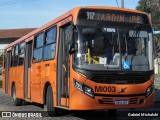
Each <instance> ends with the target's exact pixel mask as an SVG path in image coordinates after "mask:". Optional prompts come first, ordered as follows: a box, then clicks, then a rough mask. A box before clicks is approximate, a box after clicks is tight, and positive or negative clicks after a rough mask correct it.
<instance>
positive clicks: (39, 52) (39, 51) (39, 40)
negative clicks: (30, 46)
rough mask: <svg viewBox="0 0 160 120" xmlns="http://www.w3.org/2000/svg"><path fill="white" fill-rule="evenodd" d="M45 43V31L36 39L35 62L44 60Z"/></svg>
mask: <svg viewBox="0 0 160 120" xmlns="http://www.w3.org/2000/svg"><path fill="white" fill-rule="evenodd" d="M43 45H44V33H40V34H39V35H37V36H36V37H35V39H34V55H33V62H40V61H41V60H42V53H43Z"/></svg>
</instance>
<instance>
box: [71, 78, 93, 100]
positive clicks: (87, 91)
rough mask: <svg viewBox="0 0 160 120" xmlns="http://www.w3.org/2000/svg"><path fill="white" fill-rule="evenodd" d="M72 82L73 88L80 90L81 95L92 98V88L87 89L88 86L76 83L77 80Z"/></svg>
mask: <svg viewBox="0 0 160 120" xmlns="http://www.w3.org/2000/svg"><path fill="white" fill-rule="evenodd" d="M73 82H74V86H75V87H76V88H77V89H78V90H80V91H82V92H83V93H85V94H87V95H88V96H90V97H93V98H94V93H93V90H92V88H90V87H88V86H86V85H84V84H82V83H80V82H78V81H77V80H74V81H73Z"/></svg>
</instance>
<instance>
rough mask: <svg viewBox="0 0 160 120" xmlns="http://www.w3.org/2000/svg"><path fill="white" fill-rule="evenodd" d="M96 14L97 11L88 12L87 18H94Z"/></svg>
mask: <svg viewBox="0 0 160 120" xmlns="http://www.w3.org/2000/svg"><path fill="white" fill-rule="evenodd" d="M94 16H95V12H87V19H89V20H93V19H94Z"/></svg>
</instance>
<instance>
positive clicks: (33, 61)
mask: <svg viewBox="0 0 160 120" xmlns="http://www.w3.org/2000/svg"><path fill="white" fill-rule="evenodd" d="M54 27H55V28H56V36H55V42H51V43H48V44H45V39H46V34H47V32H48V31H49V30H50V29H52V28H54ZM40 34H44V37H43V45H42V46H40V47H38V48H35V41H36V38H37V36H38V35H40ZM57 35H58V34H57V25H52V26H50V27H49V28H47V29H46V30H43V31H41V32H39V33H38V34H37V35H35V36H34V40H33V41H34V42H33V55H32V63H33V64H34V63H39V62H42V61H49V60H54V59H55V56H56V42H57ZM51 44H55V54H54V57H53V58H51V59H46V60H45V59H44V48H45V46H49V45H51ZM41 48H42V59H41V61H36V60H34V59H33V58H34V50H37V49H41Z"/></svg>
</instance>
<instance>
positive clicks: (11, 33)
mask: <svg viewBox="0 0 160 120" xmlns="http://www.w3.org/2000/svg"><path fill="white" fill-rule="evenodd" d="M35 29H36V28H20V29H0V75H1V69H2V68H1V66H2V54H3V52H4V48H5V47H6V46H7V45H8V44H10V43H11V42H13V41H15V40H17V39H19V38H20V37H22V36H24V35H26V34H28V33H29V32H31V31H33V30H35ZM0 80H1V76H0Z"/></svg>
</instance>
